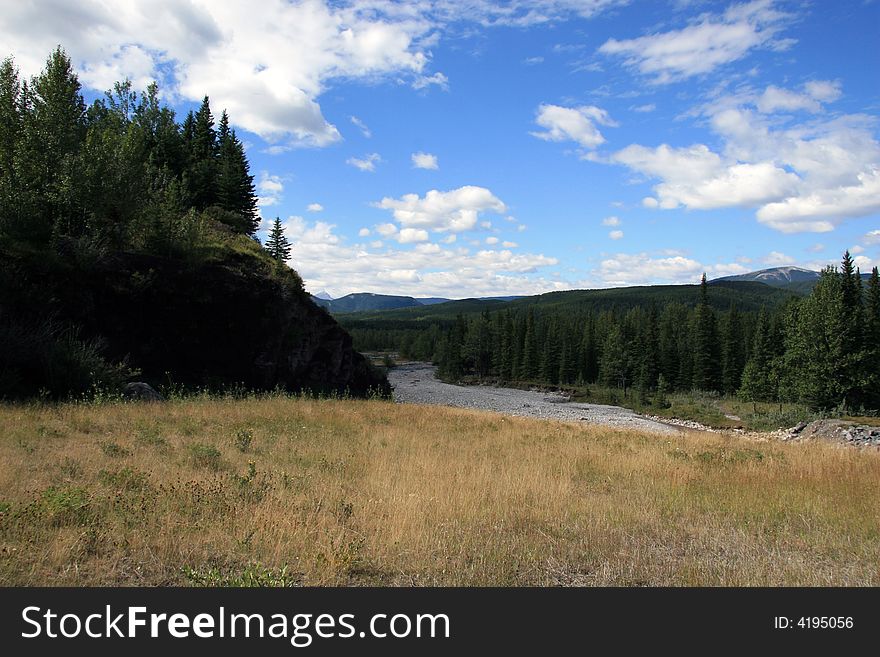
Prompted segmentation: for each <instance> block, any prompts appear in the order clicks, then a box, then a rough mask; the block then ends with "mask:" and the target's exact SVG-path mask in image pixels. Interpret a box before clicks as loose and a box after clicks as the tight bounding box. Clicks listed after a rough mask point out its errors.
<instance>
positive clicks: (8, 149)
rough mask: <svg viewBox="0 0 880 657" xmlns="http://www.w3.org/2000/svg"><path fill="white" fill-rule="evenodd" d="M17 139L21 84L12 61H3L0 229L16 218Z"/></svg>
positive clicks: (0, 83)
mask: <svg viewBox="0 0 880 657" xmlns="http://www.w3.org/2000/svg"><path fill="white" fill-rule="evenodd" d="M20 136H21V82H20V81H19V78H18V69H16V68H15V64H14V63H13V61H12V58H7V59H5V60H3V63H2V65H0V230H3V229H4V227H8V226H9V225H10V224H11V223H12V222H13V221H14V220H15V217H16V216H17V215H18V207H19V203H20V199H19V198H18V196H19V193H18V190H19V185H18V183H17V179H18V176H17V171H16V167H15V157H16V151H17V149H18V142H19V138H20Z"/></svg>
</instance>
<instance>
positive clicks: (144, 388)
mask: <svg viewBox="0 0 880 657" xmlns="http://www.w3.org/2000/svg"><path fill="white" fill-rule="evenodd" d="M122 396H123V397H125V398H126V399H133V400H137V401H147V402H160V401H165V398H164V397H163V396H162V395H160V394H159V393H158V392H156V390H155V389H154V388H153V386H151V385H150V384H149V383H143V382H142V381H134V382H132V383H126V384H125V387H124V388H123V389H122Z"/></svg>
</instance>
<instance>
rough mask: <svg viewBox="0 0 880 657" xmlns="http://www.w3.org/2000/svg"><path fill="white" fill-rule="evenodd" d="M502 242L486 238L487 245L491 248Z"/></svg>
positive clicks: (495, 238) (494, 238)
mask: <svg viewBox="0 0 880 657" xmlns="http://www.w3.org/2000/svg"><path fill="white" fill-rule="evenodd" d="M500 241H501V240H499V239H498V238H497V237H487V238H486V244H488V245H490V246H495V245H496V244H498V242H500Z"/></svg>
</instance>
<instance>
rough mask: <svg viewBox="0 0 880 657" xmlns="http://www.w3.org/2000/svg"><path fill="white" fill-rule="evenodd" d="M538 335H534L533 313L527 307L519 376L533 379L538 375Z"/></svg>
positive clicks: (528, 379) (529, 379)
mask: <svg viewBox="0 0 880 657" xmlns="http://www.w3.org/2000/svg"><path fill="white" fill-rule="evenodd" d="M539 364H540V363H539V361H538V336H537V335H536V327H535V313H534V311H533V310H532V309H531V308H529V312H528V314H527V315H526V327H525V336H524V339H523V350H522V364H521V366H520V374H519V378H521V379H525V380H526V381H534V380H535V379H536V378H537V376H538V367H539Z"/></svg>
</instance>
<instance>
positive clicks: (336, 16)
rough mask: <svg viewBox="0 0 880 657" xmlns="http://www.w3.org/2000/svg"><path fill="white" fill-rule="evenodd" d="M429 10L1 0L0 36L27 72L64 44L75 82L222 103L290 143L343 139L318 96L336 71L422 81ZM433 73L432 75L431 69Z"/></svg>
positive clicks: (275, 2)
mask: <svg viewBox="0 0 880 657" xmlns="http://www.w3.org/2000/svg"><path fill="white" fill-rule="evenodd" d="M435 27H436V20H434V19H432V18H431V17H430V16H428V15H425V14H424V12H421V13H420V11H415V10H413V11H407V10H405V8H403V9H402V8H399V7H395V5H393V4H391V3H368V4H363V3H345V4H341V5H340V4H337V3H334V4H330V3H324V2H317V1H314V0H309V1H305V2H296V3H294V2H286V1H284V0H266V1H265V2H261V3H260V4H259V8H258V10H256V9H255V8H254V5H253V3H251V2H248V1H246V0H227V1H225V2H211V1H210V0H191V1H189V2H176V1H172V0H157V1H156V2H151V3H149V4H148V5H147V4H145V3H143V2H139V1H137V0H116V1H114V2H112V3H107V2H79V3H69V2H58V1H57V0H36V1H34V2H17V3H12V4H10V5H9V6H8V7H4V20H3V23H2V26H0V40H2V42H3V43H4V48H5V49H7V50H9V51H13V52H15V53H16V60H17V62H18V64H19V65H20V66H21V67H22V70H23V71H24V72H25V74H33V73H36V72H37V71H38V70H39V69H40V68H41V67H42V65H43V63H44V61H45V57H46V55H47V54H48V53H49V52H50V51H51V49H52V48H54V47H55V45H56V44H58V43H62V44H64V45H65V47H66V48H67V49H68V52H69V53H70V55H71V57H72V59H73V61H74V62H75V63H76V65H77V68H78V70H79V71H80V73H81V79H82V81H83V83H84V84H85V85H86V86H88V87H91V88H93V89H96V90H99V91H103V90H104V89H107V88H109V87H110V86H111V85H112V83H113V82H114V81H116V80H122V79H124V78H126V77H128V78H130V79H132V81H133V82H134V84H135V86H136V87H139V88H142V87H144V86H145V85H146V83H147V82H149V81H150V80H151V79H154V78H159V79H160V80H161V81H162V86H163V88H164V89H165V91H166V92H169V93H171V94H172V95H175V96H180V97H182V98H184V99H187V100H192V101H198V100H201V98H202V97H203V96H204V95H205V94H208V95H209V96H210V97H211V101H212V106H213V107H215V108H226V109H227V110H228V111H229V116H230V119H231V120H232V121H233V122H234V124H235V125H236V126H238V127H241V128H244V129H247V130H250V131H251V132H254V133H256V134H258V135H260V136H262V137H264V138H266V139H268V140H270V141H273V142H276V143H279V144H286V145H309V146H324V145H326V144H329V143H332V142H335V141H338V140H339V139H340V135H339V131H338V130H337V129H336V127H335V126H334V125H332V124H331V123H330V122H328V121H327V120H326V119H325V118H324V116H323V114H322V111H321V107H320V105H319V104H318V98H319V97H320V95H321V94H322V93H323V92H324V91H325V90H326V89H327V86H328V85H329V84H330V83H331V82H332V81H333V80H334V79H336V78H342V77H344V78H355V79H365V80H377V79H397V78H401V77H402V78H405V79H412V80H416V79H422V78H425V77H432V76H431V74H428V73H427V71H426V69H427V68H428V65H429V60H430V51H429V50H428V48H427V46H426V45H425V44H426V43H428V41H429V38H430V35H431V34H432V32H433V31H434V30H435ZM433 75H434V76H436V75H437V74H436V73H435V74H433Z"/></svg>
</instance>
